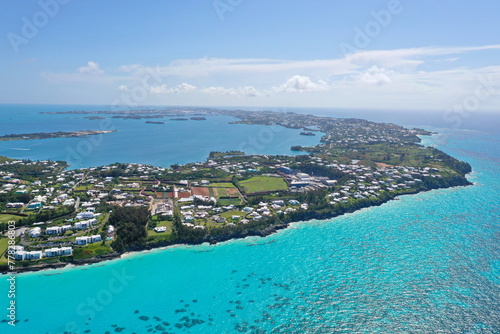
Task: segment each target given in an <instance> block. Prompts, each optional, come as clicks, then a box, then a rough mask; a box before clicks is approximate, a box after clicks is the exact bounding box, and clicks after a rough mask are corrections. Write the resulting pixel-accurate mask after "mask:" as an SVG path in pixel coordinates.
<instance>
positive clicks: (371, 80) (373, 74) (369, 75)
mask: <svg viewBox="0 0 500 334" xmlns="http://www.w3.org/2000/svg"><path fill="white" fill-rule="evenodd" d="M392 74H394V72H392V71H387V70H386V69H384V68H380V67H378V66H376V65H375V66H372V67H370V68H369V69H368V70H367V71H366V72H364V73H363V74H361V76H360V78H359V80H360V81H361V82H364V83H367V84H376V85H382V84H385V83H389V82H391V78H390V75H392Z"/></svg>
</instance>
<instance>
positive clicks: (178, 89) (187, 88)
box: [170, 82, 196, 93]
mask: <svg viewBox="0 0 500 334" xmlns="http://www.w3.org/2000/svg"><path fill="white" fill-rule="evenodd" d="M195 90H196V87H195V86H193V85H190V84H188V83H185V82H183V83H181V84H180V85H177V86H175V87H174V88H172V89H170V91H171V92H172V93H189V92H193V91H195Z"/></svg>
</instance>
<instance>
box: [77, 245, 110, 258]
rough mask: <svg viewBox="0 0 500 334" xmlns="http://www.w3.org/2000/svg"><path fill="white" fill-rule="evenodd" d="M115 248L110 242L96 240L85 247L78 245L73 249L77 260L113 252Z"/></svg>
mask: <svg viewBox="0 0 500 334" xmlns="http://www.w3.org/2000/svg"><path fill="white" fill-rule="evenodd" d="M112 252H113V250H112V249H111V247H109V245H108V244H106V243H105V244H103V243H101V242H96V243H93V244H90V245H86V246H84V247H78V248H75V249H74V250H73V258H74V259H75V260H81V259H90V258H94V257H97V256H100V255H105V254H109V253H112Z"/></svg>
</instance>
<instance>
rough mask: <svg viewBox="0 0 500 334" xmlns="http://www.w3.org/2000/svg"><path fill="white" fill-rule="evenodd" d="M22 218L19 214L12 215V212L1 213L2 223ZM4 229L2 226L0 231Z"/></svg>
mask: <svg viewBox="0 0 500 334" xmlns="http://www.w3.org/2000/svg"><path fill="white" fill-rule="evenodd" d="M21 218H23V217H22V216H18V215H11V214H0V224H1V223H8V222H10V221H15V222H17V221H19V220H20V219H21ZM1 230H2V228H1V227H0V231H1Z"/></svg>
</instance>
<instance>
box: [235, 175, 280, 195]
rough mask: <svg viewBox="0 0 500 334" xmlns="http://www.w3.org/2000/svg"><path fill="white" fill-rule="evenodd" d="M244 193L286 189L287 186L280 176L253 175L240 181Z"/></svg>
mask: <svg viewBox="0 0 500 334" xmlns="http://www.w3.org/2000/svg"><path fill="white" fill-rule="evenodd" d="M240 185H241V186H242V187H243V189H244V191H245V192H246V193H257V192H266V191H277V190H286V189H288V186H287V184H286V182H285V181H284V180H283V179H282V178H280V177H272V176H254V177H252V178H250V179H248V180H243V181H240Z"/></svg>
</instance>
